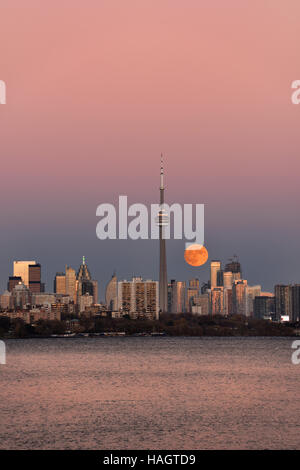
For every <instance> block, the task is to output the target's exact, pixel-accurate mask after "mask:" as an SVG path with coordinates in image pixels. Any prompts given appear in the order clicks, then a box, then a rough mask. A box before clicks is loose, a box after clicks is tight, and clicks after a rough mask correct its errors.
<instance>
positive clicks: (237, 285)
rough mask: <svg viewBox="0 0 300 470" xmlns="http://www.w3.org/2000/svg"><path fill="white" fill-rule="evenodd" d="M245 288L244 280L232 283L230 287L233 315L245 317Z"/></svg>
mask: <svg viewBox="0 0 300 470" xmlns="http://www.w3.org/2000/svg"><path fill="white" fill-rule="evenodd" d="M247 286H248V283H247V281H246V280H245V279H241V280H237V281H234V284H233V286H232V308H233V313H235V314H238V315H246V313H247Z"/></svg>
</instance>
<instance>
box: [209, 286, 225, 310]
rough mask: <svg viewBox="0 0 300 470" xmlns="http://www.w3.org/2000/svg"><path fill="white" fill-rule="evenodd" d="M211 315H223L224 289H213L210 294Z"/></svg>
mask: <svg viewBox="0 0 300 470" xmlns="http://www.w3.org/2000/svg"><path fill="white" fill-rule="evenodd" d="M210 305H211V314H212V315H224V287H214V288H213V289H211V292H210Z"/></svg>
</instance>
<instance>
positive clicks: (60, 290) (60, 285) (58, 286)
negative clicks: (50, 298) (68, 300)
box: [54, 273, 66, 294]
mask: <svg viewBox="0 0 300 470" xmlns="http://www.w3.org/2000/svg"><path fill="white" fill-rule="evenodd" d="M54 292H55V293H56V294H66V275H65V273H56V275H55V278H54Z"/></svg>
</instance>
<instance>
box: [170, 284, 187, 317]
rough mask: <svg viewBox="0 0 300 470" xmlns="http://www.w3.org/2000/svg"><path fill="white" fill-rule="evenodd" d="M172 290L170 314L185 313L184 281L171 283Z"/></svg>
mask: <svg viewBox="0 0 300 470" xmlns="http://www.w3.org/2000/svg"><path fill="white" fill-rule="evenodd" d="M171 286H172V287H171V289H172V300H171V312H172V313H183V312H185V291H186V284H185V282H184V281H175V280H172V281H171Z"/></svg>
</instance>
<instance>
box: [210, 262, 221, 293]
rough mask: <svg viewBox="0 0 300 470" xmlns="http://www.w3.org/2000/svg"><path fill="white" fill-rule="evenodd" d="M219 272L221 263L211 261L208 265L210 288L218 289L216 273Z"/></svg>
mask: <svg viewBox="0 0 300 470" xmlns="http://www.w3.org/2000/svg"><path fill="white" fill-rule="evenodd" d="M219 271H221V261H218V260H212V261H211V263H210V288H211V289H214V288H215V287H218V272H219Z"/></svg>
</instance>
